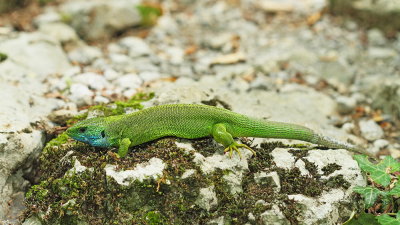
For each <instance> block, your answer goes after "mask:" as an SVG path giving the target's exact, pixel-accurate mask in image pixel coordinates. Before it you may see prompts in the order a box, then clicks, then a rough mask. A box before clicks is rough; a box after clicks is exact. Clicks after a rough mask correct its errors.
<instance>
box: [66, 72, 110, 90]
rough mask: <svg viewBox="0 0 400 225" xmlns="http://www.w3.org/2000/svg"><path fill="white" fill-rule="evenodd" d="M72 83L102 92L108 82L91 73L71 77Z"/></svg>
mask: <svg viewBox="0 0 400 225" xmlns="http://www.w3.org/2000/svg"><path fill="white" fill-rule="evenodd" d="M73 81H74V82H76V83H81V84H85V85H87V86H88V87H90V88H91V89H94V90H102V89H104V88H105V87H106V86H107V85H108V81H107V80H106V79H105V78H104V76H102V75H99V74H97V73H92V72H88V73H82V74H79V75H77V76H75V77H73Z"/></svg>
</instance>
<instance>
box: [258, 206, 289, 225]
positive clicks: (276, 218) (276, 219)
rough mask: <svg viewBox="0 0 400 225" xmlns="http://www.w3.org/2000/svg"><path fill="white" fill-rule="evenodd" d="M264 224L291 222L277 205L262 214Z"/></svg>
mask: <svg viewBox="0 0 400 225" xmlns="http://www.w3.org/2000/svg"><path fill="white" fill-rule="evenodd" d="M260 217H261V221H262V222H263V223H262V224H290V222H289V221H288V220H287V219H286V217H285V216H284V215H283V213H282V211H281V210H280V209H279V207H278V206H277V205H273V206H272V209H270V210H267V211H265V212H263V213H262V214H261V215H260Z"/></svg>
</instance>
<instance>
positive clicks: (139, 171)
mask: <svg viewBox="0 0 400 225" xmlns="http://www.w3.org/2000/svg"><path fill="white" fill-rule="evenodd" d="M165 167H166V165H165V163H164V162H163V161H162V160H161V159H159V158H151V159H150V160H149V161H148V162H145V163H140V164H138V165H137V166H136V167H135V168H134V169H133V170H121V171H117V166H115V165H110V164H107V165H106V166H105V167H104V170H105V171H106V175H107V176H110V177H112V178H113V179H114V180H115V181H116V182H117V183H118V184H120V185H124V186H128V185H129V184H130V183H131V182H132V181H135V180H138V181H140V182H142V181H143V180H149V179H151V180H157V179H158V178H160V177H161V176H162V175H163V172H164V169H165Z"/></svg>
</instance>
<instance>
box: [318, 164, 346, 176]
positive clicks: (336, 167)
mask: <svg viewBox="0 0 400 225" xmlns="http://www.w3.org/2000/svg"><path fill="white" fill-rule="evenodd" d="M341 168H342V166H340V165H338V164H336V163H329V164H328V165H326V166H324V167H323V168H322V172H324V175H325V176H328V175H329V174H331V173H333V172H335V171H336V170H340V169H341Z"/></svg>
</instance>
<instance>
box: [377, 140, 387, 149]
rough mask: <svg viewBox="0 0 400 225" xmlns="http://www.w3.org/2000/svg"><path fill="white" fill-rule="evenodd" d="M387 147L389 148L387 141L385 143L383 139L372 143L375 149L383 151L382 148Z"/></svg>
mask: <svg viewBox="0 0 400 225" xmlns="http://www.w3.org/2000/svg"><path fill="white" fill-rule="evenodd" d="M387 146H389V141H387V140H385V139H378V140H376V141H374V147H375V148H378V149H383V148H386V147H387Z"/></svg>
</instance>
